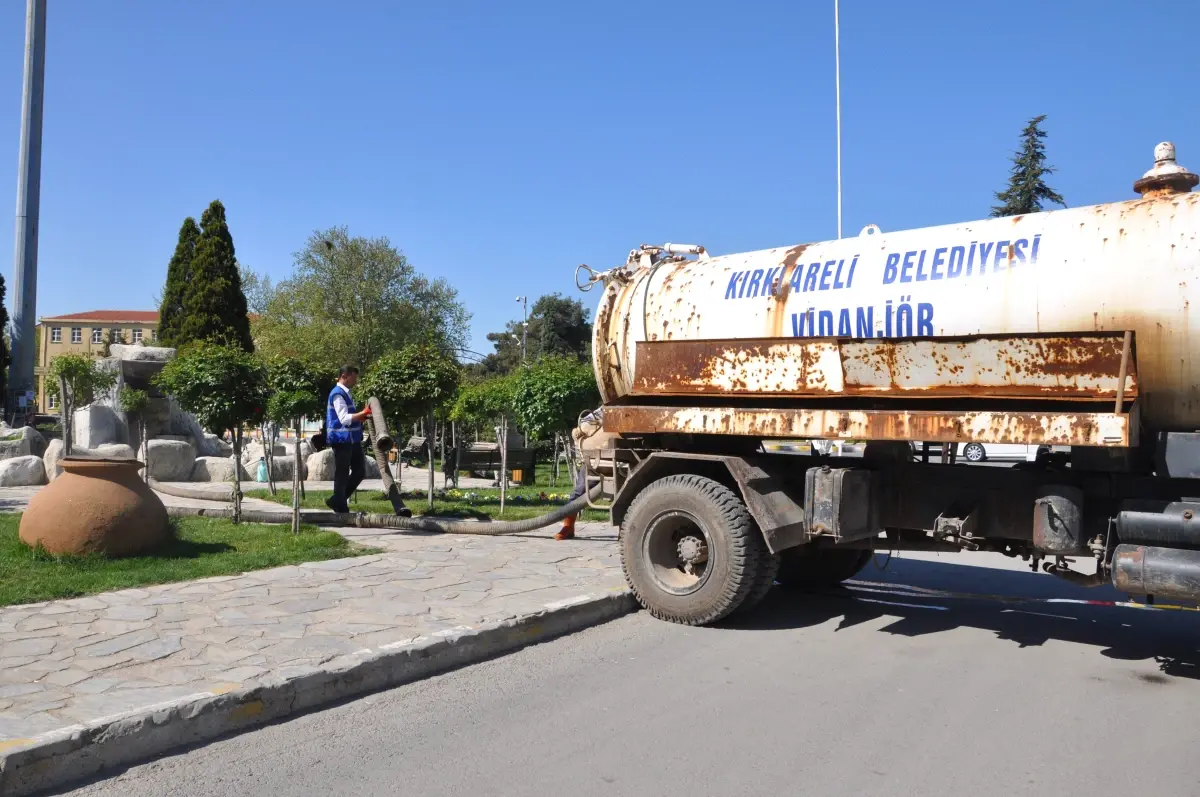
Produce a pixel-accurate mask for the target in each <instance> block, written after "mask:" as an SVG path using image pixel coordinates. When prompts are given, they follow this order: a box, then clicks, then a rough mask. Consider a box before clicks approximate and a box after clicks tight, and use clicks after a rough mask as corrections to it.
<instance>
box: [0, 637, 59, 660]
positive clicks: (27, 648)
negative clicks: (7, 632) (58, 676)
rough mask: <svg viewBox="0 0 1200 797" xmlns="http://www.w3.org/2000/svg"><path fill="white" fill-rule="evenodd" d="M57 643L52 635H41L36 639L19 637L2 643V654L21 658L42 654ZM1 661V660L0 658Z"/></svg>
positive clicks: (52, 648) (7, 656)
mask: <svg viewBox="0 0 1200 797" xmlns="http://www.w3.org/2000/svg"><path fill="white" fill-rule="evenodd" d="M57 644H58V640H57V639H55V638H54V637H41V638H38V639H20V640H17V641H15V642H5V643H4V656H5V659H8V658H23V657H26V656H43V655H45V654H47V653H49V652H50V651H52V650H54V646H55V645H57ZM0 661H3V660H0Z"/></svg>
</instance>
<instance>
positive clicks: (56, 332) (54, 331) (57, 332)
mask: <svg viewBox="0 0 1200 797" xmlns="http://www.w3.org/2000/svg"><path fill="white" fill-rule="evenodd" d="M50 342H51V343H62V327H50Z"/></svg>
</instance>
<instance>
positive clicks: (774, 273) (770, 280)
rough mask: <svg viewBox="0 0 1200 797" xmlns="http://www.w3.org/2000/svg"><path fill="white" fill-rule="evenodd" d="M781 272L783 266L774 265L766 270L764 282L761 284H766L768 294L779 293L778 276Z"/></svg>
mask: <svg viewBox="0 0 1200 797" xmlns="http://www.w3.org/2000/svg"><path fill="white" fill-rule="evenodd" d="M782 272H783V266H776V267H775V268H772V269H768V270H767V277H766V282H764V283H763V284H764V285H766V286H767V293H768V294H769V295H770V296H774V295H775V294H777V293H779V283H780V279H779V277H780V275H781V274H782Z"/></svg>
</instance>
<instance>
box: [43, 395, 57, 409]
mask: <svg viewBox="0 0 1200 797" xmlns="http://www.w3.org/2000/svg"><path fill="white" fill-rule="evenodd" d="M46 406H47V407H49V408H50V409H55V408H57V407H58V396H56V395H54V394H53V393H50V394H48V395H47V396H46Z"/></svg>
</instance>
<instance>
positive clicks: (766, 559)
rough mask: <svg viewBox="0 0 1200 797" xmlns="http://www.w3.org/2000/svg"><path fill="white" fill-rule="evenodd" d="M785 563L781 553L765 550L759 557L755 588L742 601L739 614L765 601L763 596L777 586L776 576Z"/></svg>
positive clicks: (738, 610) (738, 609)
mask: <svg viewBox="0 0 1200 797" xmlns="http://www.w3.org/2000/svg"><path fill="white" fill-rule="evenodd" d="M782 563H783V560H782V559H781V558H780V556H779V554H776V553H771V552H770V551H768V550H765V546H764V550H763V552H762V555H761V556H760V557H759V559H758V574H757V575H756V576H755V577H754V588H753V589H751V590H750V594H749V595H747V596H746V600H744V601H742V605H741V606H739V607H738V608H737V614H738V615H739V616H740V615H743V614H746V613H748V612H750V611H752V610H753V609H754V607H756V606H758V604H760V603H762V602H763V598H765V597H767V594H768V593H770V591H771V587H773V586H775V577H776V576H778V575H779V567H780V565H781V564H782Z"/></svg>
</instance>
